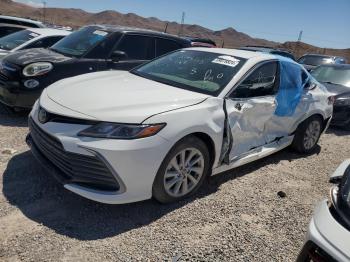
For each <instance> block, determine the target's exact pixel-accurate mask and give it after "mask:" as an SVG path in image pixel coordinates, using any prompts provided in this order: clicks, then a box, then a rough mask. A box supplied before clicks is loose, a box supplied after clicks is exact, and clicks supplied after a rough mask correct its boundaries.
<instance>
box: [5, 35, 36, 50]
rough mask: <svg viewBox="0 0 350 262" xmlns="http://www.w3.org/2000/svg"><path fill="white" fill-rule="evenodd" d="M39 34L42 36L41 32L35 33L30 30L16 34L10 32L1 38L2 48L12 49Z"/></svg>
mask: <svg viewBox="0 0 350 262" xmlns="http://www.w3.org/2000/svg"><path fill="white" fill-rule="evenodd" d="M38 36H40V34H37V33H34V32H32V31H29V30H23V31H19V32H16V33H14V34H10V35H7V36H5V37H2V38H0V48H1V49H3V50H7V51H10V50H12V49H15V48H16V47H18V46H20V45H22V44H24V43H26V42H28V41H29V40H32V39H34V38H36V37H38Z"/></svg>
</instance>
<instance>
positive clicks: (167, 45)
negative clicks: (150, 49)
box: [156, 38, 182, 57]
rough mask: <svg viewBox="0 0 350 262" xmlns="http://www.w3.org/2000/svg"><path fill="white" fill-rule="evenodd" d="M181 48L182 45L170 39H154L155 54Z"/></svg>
mask: <svg viewBox="0 0 350 262" xmlns="http://www.w3.org/2000/svg"><path fill="white" fill-rule="evenodd" d="M180 48H182V46H181V45H180V44H179V43H177V42H175V41H172V40H168V39H162V38H157V39H156V56H157V57H158V56H161V55H164V54H167V53H169V52H172V51H175V50H177V49H180Z"/></svg>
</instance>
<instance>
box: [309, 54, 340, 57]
mask: <svg viewBox="0 0 350 262" xmlns="http://www.w3.org/2000/svg"><path fill="white" fill-rule="evenodd" d="M304 56H318V57H327V58H336V57H339V58H343V57H342V56H336V55H322V54H304V55H303V56H302V57H304Z"/></svg>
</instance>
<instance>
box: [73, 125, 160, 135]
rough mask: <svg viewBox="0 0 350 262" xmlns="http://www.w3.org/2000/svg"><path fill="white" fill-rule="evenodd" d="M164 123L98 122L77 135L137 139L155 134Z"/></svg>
mask: <svg viewBox="0 0 350 262" xmlns="http://www.w3.org/2000/svg"><path fill="white" fill-rule="evenodd" d="M165 125H166V124H154V125H128V124H114V123H100V124H97V125H94V126H92V127H89V128H87V129H85V130H83V131H81V132H80V133H79V134H78V136H87V137H98V138H111V139H137V138H143V137H148V136H153V135H155V134H157V133H158V132H159V131H160V130H162V129H163V128H164V127H165Z"/></svg>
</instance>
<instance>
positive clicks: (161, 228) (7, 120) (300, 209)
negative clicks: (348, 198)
mask: <svg viewBox="0 0 350 262" xmlns="http://www.w3.org/2000/svg"><path fill="white" fill-rule="evenodd" d="M27 132H28V128H27V124H26V117H25V116H16V115H13V114H11V113H9V112H8V111H6V110H5V108H3V107H0V137H1V140H0V149H1V150H0V173H1V174H2V176H1V183H0V187H1V192H2V193H1V194H0V261H21V260H23V261H98V260H103V261H130V260H142V261H145V260H149V261H155V260H167V261H169V260H172V261H177V260H178V261H186V260H194V261H197V260H204V261H205V260H207V261H213V260H216V261H218V260H232V261H293V260H295V258H296V256H297V254H298V251H299V249H300V248H301V246H302V244H303V239H304V236H305V232H306V229H307V226H308V223H309V220H310V217H311V215H312V211H313V208H314V206H315V204H316V203H317V202H318V201H320V200H321V199H323V198H325V197H327V195H328V190H329V187H330V185H329V184H328V182H327V181H328V176H329V174H330V173H331V172H332V171H334V169H335V168H336V167H337V166H338V165H339V164H340V163H341V162H342V161H343V160H344V159H345V158H348V157H350V139H349V138H350V136H349V135H350V133H346V132H345V131H340V130H329V131H328V132H327V134H325V135H324V136H323V137H322V139H321V142H320V147H319V148H317V150H316V152H315V153H314V154H312V155H310V156H307V157H302V156H299V155H297V154H295V153H293V152H291V151H290V150H284V151H282V152H279V153H277V154H275V155H273V156H270V157H268V158H265V159H263V160H260V161H257V162H255V163H253V164H249V165H246V166H244V167H241V168H237V169H234V170H232V171H230V172H226V173H224V174H221V175H217V176H215V177H212V178H210V180H209V181H208V183H207V184H206V185H205V187H204V188H203V190H201V192H200V193H199V194H197V195H196V196H195V197H194V198H192V199H188V200H186V201H182V202H180V203H175V204H171V205H160V204H158V203H156V202H155V201H153V200H149V201H145V202H141V203H135V204H129V205H119V206H118V205H116V206H109V205H103V204H98V203H94V202H92V201H89V200H86V199H83V198H81V197H79V196H77V195H74V194H73V193H70V192H69V191H67V190H65V189H64V188H63V187H62V186H61V185H59V184H58V183H56V181H55V180H54V179H53V178H51V177H50V175H49V174H46V172H45V171H44V170H43V169H41V168H40V166H39V165H38V164H37V163H36V161H35V160H34V158H33V157H32V156H31V154H30V152H29V151H28V147H27V146H26V145H25V142H24V138H25V136H26V134H27ZM6 148H9V149H14V150H16V152H12V154H8V153H10V152H4V153H7V154H4V153H1V152H3V151H4V149H6ZM278 191H284V192H285V193H286V197H285V198H281V197H279V196H278V195H277V192H278Z"/></svg>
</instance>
